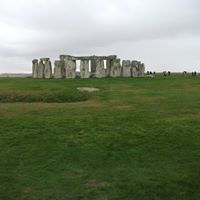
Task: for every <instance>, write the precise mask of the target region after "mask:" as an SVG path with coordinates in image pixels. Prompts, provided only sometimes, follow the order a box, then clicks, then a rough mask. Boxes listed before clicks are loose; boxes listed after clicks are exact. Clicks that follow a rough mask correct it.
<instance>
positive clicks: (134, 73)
mask: <svg viewBox="0 0 200 200" xmlns="http://www.w3.org/2000/svg"><path fill="white" fill-rule="evenodd" d="M138 68H139V66H138V61H136V60H133V61H132V63H131V74H132V77H138Z"/></svg>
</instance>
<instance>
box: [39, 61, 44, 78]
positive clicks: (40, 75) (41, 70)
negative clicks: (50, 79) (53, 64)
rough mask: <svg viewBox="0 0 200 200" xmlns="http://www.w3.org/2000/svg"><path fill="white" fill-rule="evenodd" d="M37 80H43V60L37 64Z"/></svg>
mask: <svg viewBox="0 0 200 200" xmlns="http://www.w3.org/2000/svg"><path fill="white" fill-rule="evenodd" d="M38 78H44V63H43V60H40V62H39V66H38Z"/></svg>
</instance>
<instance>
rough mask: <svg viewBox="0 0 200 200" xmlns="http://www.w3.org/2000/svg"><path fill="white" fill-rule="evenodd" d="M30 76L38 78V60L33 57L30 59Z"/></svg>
mask: <svg viewBox="0 0 200 200" xmlns="http://www.w3.org/2000/svg"><path fill="white" fill-rule="evenodd" d="M32 64H33V65H32V77H33V78H38V60H37V59H34V60H33V61H32Z"/></svg>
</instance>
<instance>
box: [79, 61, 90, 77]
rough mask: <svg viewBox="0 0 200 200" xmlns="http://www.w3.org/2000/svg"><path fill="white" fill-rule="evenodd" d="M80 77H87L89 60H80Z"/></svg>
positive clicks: (88, 75)
mask: <svg viewBox="0 0 200 200" xmlns="http://www.w3.org/2000/svg"><path fill="white" fill-rule="evenodd" d="M80 77H81V78H89V77H90V72H89V60H81V62H80Z"/></svg>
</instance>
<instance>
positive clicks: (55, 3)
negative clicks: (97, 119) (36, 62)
mask: <svg viewBox="0 0 200 200" xmlns="http://www.w3.org/2000/svg"><path fill="white" fill-rule="evenodd" d="M199 9H200V2H199V1H198V0H93V1H91V0H29V1H26V0H18V1H16V0H1V2H0V25H1V23H2V24H6V25H8V26H9V27H10V29H9V30H7V31H8V32H9V34H8V36H6V35H7V34H6V31H5V30H1V31H3V36H4V38H5V39H2V40H1V39H0V42H1V43H2V46H1V47H0V57H1V58H6V57H7V58H8V59H9V58H10V57H14V58H18V60H19V62H17V63H18V64H17V65H15V63H13V62H12V63H11V64H9V62H6V64H7V65H8V67H9V66H10V67H12V69H13V68H16V70H17V69H19V68H18V65H19V63H20V60H23V61H22V62H21V63H22V65H23V66H24V67H22V68H23V69H24V68H26V69H27V70H28V68H30V66H27V67H26V66H25V63H27V60H28V59H31V57H40V56H45V55H47V56H51V57H52V58H56V56H58V54H59V53H72V54H79V55H80V54H91V53H93V54H97V53H98V54H106V53H112V52H113V53H115V52H116V53H118V54H119V55H121V56H122V58H124V57H127V56H131V58H132V57H134V56H135V57H139V58H140V59H141V60H144V61H146V64H147V66H149V68H152V69H153V68H154V67H155V66H158V65H159V64H160V65H162V66H159V67H155V68H156V70H163V69H164V68H163V65H165V66H168V65H170V66H171V65H172V62H173V63H174V71H176V70H179V69H180V67H179V65H180V66H183V68H187V69H191V70H192V69H193V68H192V67H193V66H194V65H195V67H196V66H197V64H198V62H199V61H198V60H197V59H196V56H195V55H194V53H193V49H195V50H196V51H199V50H200V38H199V37H198V35H199V33H200V25H199V24H200V13H199ZM2 27H3V26H2ZM0 29H1V26H0ZM12 29H13V30H16V29H17V31H16V33H15V31H14V32H13V35H12ZM0 36H1V33H0ZM186 40H187V41H188V40H191V41H192V42H191V45H189V44H188V43H187V42H185V41H186ZM166 41H167V42H166ZM180 41H181V42H182V43H180ZM168 44H170V46H169V45H168ZM177 45H178V46H182V48H177ZM155 47H156V48H155ZM185 49H186V50H185ZM152 51H154V52H155V53H152ZM160 52H162V53H163V55H162V54H161V55H160ZM172 52H173V54H172ZM174 54H177V55H182V56H184V57H185V56H186V55H187V57H189V58H190V59H188V60H185V59H184V58H182V57H181V56H180V57H179V56H177V57H174ZM149 55H151V57H150V56H149ZM157 55H159V57H160V58H159V59H158V58H157ZM22 58H23V59H22ZM3 60H5V59H3ZM24 60H26V62H24ZM189 63H191V66H190V67H188V65H189ZM11 65H12V66H11ZM22 68H20V69H22ZM195 69H196V68H195ZM5 70H7V68H6V69H5V68H3V67H1V66H0V72H4V71H5ZM199 70H200V69H199Z"/></svg>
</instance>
